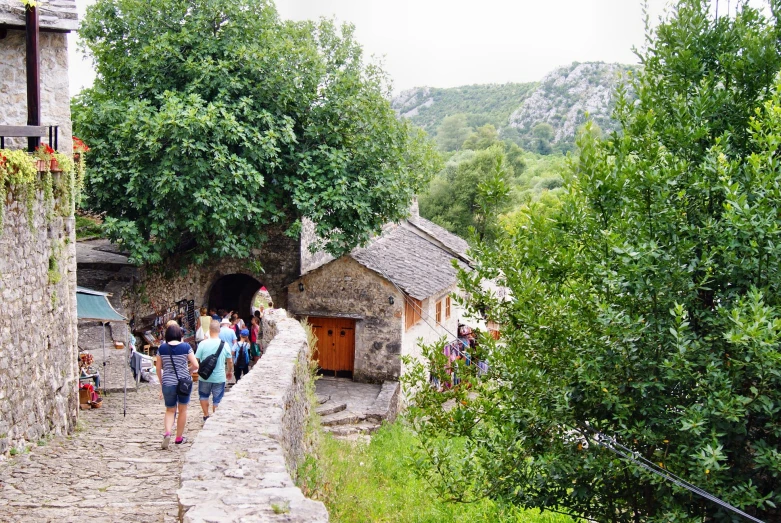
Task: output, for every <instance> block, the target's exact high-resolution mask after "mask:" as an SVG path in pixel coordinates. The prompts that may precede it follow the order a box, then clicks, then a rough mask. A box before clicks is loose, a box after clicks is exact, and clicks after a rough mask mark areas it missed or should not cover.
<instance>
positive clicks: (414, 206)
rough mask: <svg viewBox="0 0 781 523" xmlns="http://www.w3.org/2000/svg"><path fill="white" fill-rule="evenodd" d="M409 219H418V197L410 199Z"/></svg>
mask: <svg viewBox="0 0 781 523" xmlns="http://www.w3.org/2000/svg"><path fill="white" fill-rule="evenodd" d="M409 217H410V218H412V219H413V220H414V219H415V218H420V211H419V210H418V197H417V196H413V197H412V203H411V204H410V206H409Z"/></svg>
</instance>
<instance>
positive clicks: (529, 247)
mask: <svg viewBox="0 0 781 523" xmlns="http://www.w3.org/2000/svg"><path fill="white" fill-rule="evenodd" d="M708 4H709V2H706V1H705V0H683V1H680V2H679V3H678V5H677V7H675V8H674V9H673V10H672V11H671V14H670V17H669V18H668V19H666V20H665V21H663V22H662V23H661V24H660V25H659V26H658V28H657V29H656V30H655V31H654V32H653V33H652V34H651V35H650V37H649V41H648V46H647V48H646V49H645V50H644V52H643V53H642V54H641V58H642V62H643V64H644V68H643V70H642V71H640V72H639V73H638V74H637V76H636V78H635V80H634V82H633V83H634V85H633V87H634V90H635V92H636V93H637V96H638V100H637V102H636V103H635V102H630V101H628V100H627V99H626V97H620V98H619V102H618V107H617V110H616V117H617V119H618V120H619V121H620V123H621V128H622V129H621V133H611V134H610V135H609V136H608V137H607V138H606V139H600V138H599V133H597V132H591V131H592V130H591V129H589V128H586V129H585V131H584V132H582V133H580V143H579V156H578V158H577V159H576V160H575V161H574V162H573V169H574V171H573V180H572V182H571V186H570V189H569V192H568V193H567V194H566V195H565V196H563V197H562V201H561V204H560V205H559V206H555V207H547V208H546V209H545V212H543V213H537V212H535V209H534V206H531V208H530V210H529V211H528V212H527V213H526V214H525V220H524V222H523V223H519V224H517V226H516V227H514V228H513V234H512V235H510V236H508V237H500V238H499V239H498V240H497V242H495V243H494V244H493V245H492V246H491V245H488V246H480V247H478V248H476V249H475V250H474V252H473V256H474V257H475V258H476V264H475V265H476V270H475V271H474V272H473V273H471V274H462V276H461V278H462V285H463V286H464V288H465V290H466V292H467V296H469V298H468V300H467V303H466V306H467V309H468V310H469V311H470V312H471V313H472V314H475V315H481V314H485V315H486V316H487V317H488V318H490V319H492V320H494V321H497V322H499V323H500V324H502V325H503V331H502V344H501V345H496V344H494V343H493V342H492V340H489V339H484V340H483V346H482V348H481V349H480V350H479V351H476V352H474V353H473V354H472V361H473V362H474V361H475V360H481V359H487V360H488V363H489V365H490V371H489V373H488V375H487V376H478V375H477V373H476V369H477V367H475V366H469V367H466V366H462V365H461V364H460V363H457V364H456V368H457V373H458V374H459V376H460V377H461V384H460V385H459V386H456V387H452V388H449V389H446V391H445V392H436V391H433V390H432V389H430V388H429V387H427V386H425V385H426V384H427V382H428V375H427V374H426V372H427V369H424V367H423V366H422V365H421V366H419V367H417V370H418V371H417V373H416V374H414V375H413V377H411V378H409V381H410V383H409V385H416V386H417V387H418V389H417V390H419V392H418V394H417V395H416V397H415V398H414V401H415V404H416V405H417V406H416V407H415V408H414V409H413V411H412V414H413V421H414V424H415V427H416V430H417V431H418V433H419V434H420V435H421V437H422V438H423V441H424V443H425V444H426V445H425V450H426V452H425V453H424V454H422V455H421V456H420V458H421V459H420V463H423V464H427V466H426V467H424V468H423V469H422V471H423V472H424V473H425V474H427V475H428V477H429V479H430V480H431V481H432V482H433V483H434V484H437V485H439V488H440V489H441V490H442V492H443V493H446V494H447V495H448V496H449V497H451V498H456V499H462V500H468V499H469V498H470V497H472V498H476V497H481V496H490V497H494V498H497V499H500V500H503V501H505V502H508V503H512V504H516V505H521V506H535V507H540V508H555V509H561V510H565V511H567V512H570V513H573V514H575V515H579V516H585V517H588V518H591V519H594V520H597V521H609V522H637V521H651V522H662V521H664V522H667V521H678V522H692V523H694V522H699V521H724V522H726V521H737V516H736V515H735V514H733V513H731V512H729V511H728V510H727V509H725V508H722V507H720V506H718V505H716V504H714V503H711V502H709V501H707V500H705V499H703V498H701V497H699V496H696V495H693V494H692V493H690V492H688V491H686V490H684V489H682V488H680V487H678V486H675V485H673V484H671V483H670V482H666V481H663V480H662V479H660V478H659V477H657V476H653V475H650V474H649V473H648V471H647V470H645V469H643V468H641V467H640V466H638V465H636V464H633V463H631V462H628V461H627V460H625V459H620V458H619V457H618V456H616V455H615V454H613V453H611V452H609V451H608V450H606V449H605V448H603V447H602V446H601V445H600V444H598V442H601V443H604V444H606V443H609V442H611V441H616V442H618V443H620V444H622V445H625V446H626V447H628V448H629V449H630V450H629V451H628V452H629V453H630V454H633V455H634V456H635V457H636V459H644V460H646V463H649V464H651V465H650V466H655V467H657V468H658V470H660V471H669V472H671V473H673V474H675V475H677V476H679V477H681V478H683V479H685V480H687V481H689V482H691V483H694V484H696V485H698V486H700V487H702V488H704V489H705V490H707V491H710V492H712V493H713V494H715V495H716V496H718V497H720V498H722V499H724V500H726V501H727V502H729V503H731V504H732V505H734V506H737V507H739V508H741V509H743V510H745V511H746V512H748V513H750V514H752V515H754V516H756V517H758V518H759V519H762V520H764V521H778V520H779V519H781V512H779V506H780V505H779V504H781V483H779V477H780V476H779V471H780V470H781V453H779V448H781V351H779V346H781V269H779V260H780V259H781V247H780V246H781V227H779V223H781V221H780V218H781V183H779V180H781V165H780V164H779V161H778V145H779V143H781V83H778V84H777V83H775V82H776V80H775V79H776V78H777V73H778V71H779V69H781V49H779V42H781V20H780V19H779V15H780V14H781V3H779V2H777V1H773V2H771V3H770V6H771V12H772V16H771V17H770V18H769V19H768V18H765V17H764V16H763V15H762V13H761V12H760V11H758V10H756V9H753V8H751V7H748V6H746V5H745V4H741V6H740V9H739V10H738V13H737V14H735V15H734V16H730V17H722V18H719V19H714V18H713V17H712V15H711V14H710V13H711V10H710V6H709V5H708ZM519 221H520V218H519ZM486 278H493V279H495V280H496V281H498V282H500V283H501V284H503V285H504V286H506V287H508V288H509V289H510V290H511V292H512V298H511V299H509V300H499V299H497V298H496V297H495V296H494V295H493V294H492V293H491V292H487V291H486V290H484V288H483V287H482V285H481V283H482V281H483V280H484V279H486ZM427 356H428V358H430V360H431V361H433V362H435V365H434V367H433V372H434V374H435V375H436V376H437V377H439V378H440V380H442V381H449V380H450V376H449V375H448V374H447V373H446V372H445V370H444V369H445V368H446V365H447V363H448V362H446V361H444V359H445V357H444V356H443V355H442V354H441V351H438V348H436V347H434V348H432V347H429V348H428V349H427ZM413 390H415V389H413ZM596 434H602V435H603V436H600V437H598V436H597V435H596ZM612 438H615V439H614V440H613V439H612ZM456 442H457V443H458V444H455V443H456Z"/></svg>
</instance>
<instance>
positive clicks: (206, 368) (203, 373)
mask: <svg viewBox="0 0 781 523" xmlns="http://www.w3.org/2000/svg"><path fill="white" fill-rule="evenodd" d="M223 345H225V342H224V341H220V348H219V349H217V352H215V353H214V354H209V355H208V356H206V357H205V358H204V359H203V361H202V362H201V364H200V365H199V366H198V376H200V377H201V378H203V379H205V380H208V379H209V376H211V375H212V372H214V368H215V367H216V366H217V359H218V358H219V357H220V353H221V352H222V347H223Z"/></svg>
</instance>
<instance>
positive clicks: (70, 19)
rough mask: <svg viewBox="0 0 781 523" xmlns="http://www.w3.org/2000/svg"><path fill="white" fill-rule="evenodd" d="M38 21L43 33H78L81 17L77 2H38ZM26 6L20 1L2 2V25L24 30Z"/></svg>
mask: <svg viewBox="0 0 781 523" xmlns="http://www.w3.org/2000/svg"><path fill="white" fill-rule="evenodd" d="M37 7H38V20H39V23H40V28H41V30H43V31H46V30H49V31H63V32H68V31H76V30H78V29H79V15H78V12H77V11H76V0H38V1H37ZM24 10H25V7H24V4H22V2H21V1H20V0H0V25H5V26H10V27H14V28H24V27H25V21H24Z"/></svg>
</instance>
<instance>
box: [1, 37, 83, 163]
mask: <svg viewBox="0 0 781 523" xmlns="http://www.w3.org/2000/svg"><path fill="white" fill-rule="evenodd" d="M24 35H25V32H24V31H17V30H14V29H9V30H8V35H7V36H6V37H5V38H4V39H2V40H0V100H2V103H0V125H27V71H26V68H25V56H26V51H25V38H24ZM39 42H40V53H41V125H59V126H60V132H59V137H60V139H59V147H58V149H59V151H60V152H61V153H64V154H68V155H70V154H71V153H72V151H73V142H72V140H71V134H72V126H71V110H70V87H69V85H70V84H69V79H68V35H67V34H65V33H50V32H41V33H40V40H39ZM45 141H48V137H46V138H45ZM9 145H10V146H11V147H13V148H15V149H20V148H26V147H27V139H26V138H23V139H14V140H10V141H9V142H8V143H6V147H9Z"/></svg>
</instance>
